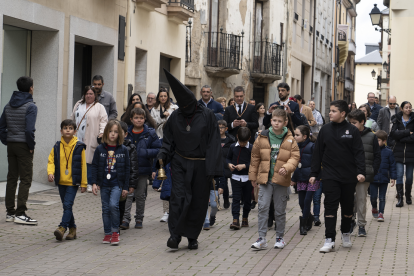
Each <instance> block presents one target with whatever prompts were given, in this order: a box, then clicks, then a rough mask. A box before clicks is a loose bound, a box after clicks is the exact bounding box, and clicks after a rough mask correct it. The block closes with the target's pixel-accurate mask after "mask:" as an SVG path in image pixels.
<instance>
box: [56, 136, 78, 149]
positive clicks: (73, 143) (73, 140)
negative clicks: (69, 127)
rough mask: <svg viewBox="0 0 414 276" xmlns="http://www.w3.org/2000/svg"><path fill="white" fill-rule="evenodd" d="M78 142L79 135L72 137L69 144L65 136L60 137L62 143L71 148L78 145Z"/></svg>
mask: <svg viewBox="0 0 414 276" xmlns="http://www.w3.org/2000/svg"><path fill="white" fill-rule="evenodd" d="M77 142H78V137H76V136H73V137H72V139H71V140H70V141H69V144H66V142H65V139H63V136H62V137H61V138H60V143H62V145H63V146H64V147H69V148H70V149H72V147H73V146H74V145H76V143H77Z"/></svg>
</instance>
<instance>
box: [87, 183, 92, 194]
mask: <svg viewBox="0 0 414 276" xmlns="http://www.w3.org/2000/svg"><path fill="white" fill-rule="evenodd" d="M86 191H87V192H88V193H92V185H89V184H88V186H87V188H86Z"/></svg>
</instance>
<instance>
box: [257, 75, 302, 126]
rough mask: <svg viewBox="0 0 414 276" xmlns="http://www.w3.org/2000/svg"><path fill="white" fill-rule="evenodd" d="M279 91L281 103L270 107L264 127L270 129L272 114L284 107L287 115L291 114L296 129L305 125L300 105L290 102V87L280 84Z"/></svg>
mask: <svg viewBox="0 0 414 276" xmlns="http://www.w3.org/2000/svg"><path fill="white" fill-rule="evenodd" d="M277 90H278V91H279V99H280V100H279V101H278V102H275V103H272V104H271V105H270V107H269V110H268V111H267V113H266V114H265V117H264V118H263V125H265V126H266V128H269V126H270V120H271V118H272V112H273V110H275V108H276V107H277V106H280V105H283V106H284V107H285V110H286V112H287V113H290V116H291V117H292V121H293V124H294V125H295V127H297V126H300V125H303V121H302V119H301V117H300V111H299V105H298V104H297V103H296V102H294V101H290V100H289V93H290V87H289V85H288V84H287V83H284V82H282V83H279V85H278V86H277Z"/></svg>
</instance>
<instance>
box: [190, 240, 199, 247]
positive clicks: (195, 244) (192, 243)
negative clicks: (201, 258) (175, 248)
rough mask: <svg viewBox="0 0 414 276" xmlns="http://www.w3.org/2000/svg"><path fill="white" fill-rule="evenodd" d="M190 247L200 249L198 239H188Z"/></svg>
mask: <svg viewBox="0 0 414 276" xmlns="http://www.w3.org/2000/svg"><path fill="white" fill-rule="evenodd" d="M188 249H198V241H197V240H193V239H188Z"/></svg>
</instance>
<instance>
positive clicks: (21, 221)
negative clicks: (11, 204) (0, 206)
mask: <svg viewBox="0 0 414 276" xmlns="http://www.w3.org/2000/svg"><path fill="white" fill-rule="evenodd" d="M14 223H18V224H28V225H37V220H35V219H31V218H30V217H28V216H27V215H26V214H23V215H21V216H16V217H15V218H14Z"/></svg>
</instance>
